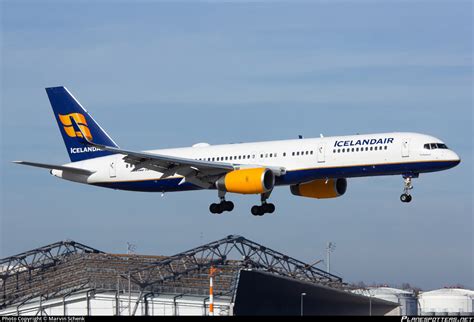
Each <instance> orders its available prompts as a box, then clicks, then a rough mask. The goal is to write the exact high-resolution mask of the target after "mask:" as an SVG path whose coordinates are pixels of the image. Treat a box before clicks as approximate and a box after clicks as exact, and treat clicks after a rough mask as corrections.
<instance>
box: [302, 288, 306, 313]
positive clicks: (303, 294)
mask: <svg viewBox="0 0 474 322" xmlns="http://www.w3.org/2000/svg"><path fill="white" fill-rule="evenodd" d="M305 295H306V293H301V316H303V297H304V296H305Z"/></svg>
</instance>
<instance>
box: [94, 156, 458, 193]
mask: <svg viewBox="0 0 474 322" xmlns="http://www.w3.org/2000/svg"><path fill="white" fill-rule="evenodd" d="M458 163H459V161H436V162H414V163H396V164H379V165H361V166H350V167H327V168H312V169H301V170H294V171H287V173H286V174H285V175H283V176H279V177H277V178H276V185H277V186H282V185H292V184H297V183H301V182H307V181H311V180H316V179H325V178H355V177H366V176H383V175H397V174H418V173H426V172H435V171H441V170H446V169H449V168H452V167H454V166H456V165H457V164H458ZM181 180H182V179H181V178H169V179H163V180H157V179H150V180H142V181H115V182H102V183H95V185H97V186H101V187H107V188H112V189H119V190H131V191H148V192H171V191H187V190H199V189H201V188H200V187H197V186H195V185H193V184H191V183H188V182H185V183H183V184H181V185H179V182H180V181H181Z"/></svg>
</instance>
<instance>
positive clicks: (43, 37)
mask: <svg viewBox="0 0 474 322" xmlns="http://www.w3.org/2000/svg"><path fill="white" fill-rule="evenodd" d="M1 12H2V17H1V21H2V26H1V30H2V32H1V37H2V38H1V76H2V79H1V81H2V84H1V96H2V97H1V160H2V163H1V181H2V185H1V189H2V190H1V195H0V196H1V197H0V198H1V199H0V202H1V253H0V257H5V256H8V255H12V254H16V253H19V252H22V251H25V250H29V249H32V248H35V247H39V246H42V245H44V244H48V243H51V242H54V241H57V240H62V239H67V238H69V239H73V240H77V241H80V242H82V243H85V244H88V245H90V246H93V247H96V248H98V249H101V250H105V251H109V252H125V251H126V243H127V242H131V243H133V244H135V245H137V252H139V253H145V254H164V255H166V254H173V253H176V252H179V251H182V250H185V249H189V248H191V247H194V246H197V245H199V244H200V243H204V242H208V241H212V240H215V239H219V238H222V237H224V236H226V235H229V234H239V235H243V236H245V237H247V238H249V239H251V240H254V241H256V242H259V243H262V244H264V245H266V246H268V247H271V248H273V249H276V250H279V251H282V252H284V253H287V254H289V255H291V256H294V257H296V258H298V259H301V260H304V261H307V262H313V261H315V260H316V259H321V258H324V256H325V250H324V248H325V244H326V242H328V241H333V242H335V243H336V245H337V248H336V251H335V253H334V254H333V257H332V259H331V268H332V270H333V272H334V273H337V274H339V275H341V276H342V277H343V278H344V279H345V280H346V281H348V282H358V281H364V282H366V283H372V282H376V283H388V284H395V285H396V284H401V283H403V282H409V283H411V284H412V285H417V286H419V287H422V288H424V289H433V288H438V287H443V286H445V285H453V284H457V283H460V284H463V285H465V286H466V287H470V288H473V287H474V277H473V271H474V269H473V268H474V267H473V266H474V263H473V244H474V240H473V234H472V230H473V207H472V198H473V187H472V182H473V180H472V179H473V173H472V170H473V168H472V161H473V155H472V151H473V149H472V137H473V115H472V110H473V99H472V85H473V84H472V80H473V78H472V4H471V2H470V1H465V2H462V1H449V2H448V1H429V2H428V1H426V2H425V1H420V2H408V1H387V2H383V3H382V4H381V3H378V2H376V1H362V2H357V3H356V2H354V1H337V2H329V1H315V2H291V3H290V2H271V1H268V2H267V1H264V2H258V3H252V2H239V3H232V2H227V3H216V2H178V3H174V2H173V3H172V2H168V3H167V2H155V1H139V2H135V1H134V2H132V1H130V2H127V1H121V2H111V1H77V2H75V3H65V2H63V1H43V2H41V3H38V2H37V1H34V2H33V1H32V2H28V1H3V2H2V3H1ZM57 85H65V86H67V87H68V88H69V89H70V91H71V92H72V93H73V94H74V95H75V96H76V97H77V98H78V99H79V100H80V102H81V103H82V104H83V105H84V106H85V107H86V108H87V109H88V110H89V112H91V114H92V115H93V116H94V118H95V119H96V120H97V121H98V122H99V123H100V124H101V125H102V127H104V128H105V129H106V130H107V132H108V133H109V134H110V135H111V136H112V137H113V138H114V140H115V141H116V142H117V143H118V144H119V145H120V146H121V147H124V148H128V149H135V150H140V149H151V148H167V147H176V146H190V145H192V144H194V143H197V142H209V143H211V144H218V143H230V142H249V141H262V140H272V139H286V138H295V137H297V136H298V134H303V135H304V136H306V137H317V136H319V134H320V133H323V134H324V135H326V136H329V135H343V134H353V133H371V132H385V131H414V132H422V133H427V134H431V135H433V136H436V137H439V138H441V139H442V140H444V141H445V142H446V143H447V144H448V146H449V147H450V148H452V149H454V150H455V151H456V152H458V154H459V155H460V156H461V158H462V163H461V164H460V165H459V166H458V167H456V168H454V169H451V170H449V171H445V172H440V173H435V174H426V175H422V176H420V178H419V179H416V180H415V181H414V184H415V189H414V200H413V202H412V203H410V204H402V203H401V202H400V201H399V195H400V193H401V190H402V179H401V177H398V176H394V177H378V178H361V179H350V180H349V187H348V191H347V194H346V195H344V196H343V197H341V198H338V199H334V200H311V199H305V198H298V197H295V196H292V195H291V194H290V192H289V189H287V188H279V189H277V190H276V191H274V193H273V195H272V198H271V200H272V202H274V203H275V204H276V206H277V211H276V213H275V214H274V215H267V216H263V217H259V218H255V217H253V216H252V215H251V214H250V207H251V206H252V205H253V204H256V203H257V201H258V198H257V197H254V196H238V195H236V196H231V197H230V198H229V199H232V200H233V201H234V202H235V204H236V208H235V210H234V211H233V212H232V213H230V214H225V215H221V216H213V215H211V214H210V213H209V212H208V206H209V204H210V203H211V202H215V201H216V199H217V197H216V193H215V192H211V191H201V192H196V193H175V194H171V193H170V194H166V195H165V197H164V198H161V196H160V195H159V194H151V193H133V192H122V191H114V190H106V189H101V188H96V187H89V186H85V185H79V184H74V183H70V182H66V181H60V180H58V179H56V178H53V177H51V176H49V173H48V172H47V171H42V170H39V169H33V168H25V167H20V166H17V165H13V164H11V163H10V161H12V160H32V161H38V162H48V163H66V162H68V156H67V153H66V151H65V148H64V145H63V142H62V139H61V137H60V135H59V132H58V128H57V125H56V124H55V122H54V120H53V115H52V113H51V108H50V106H49V102H48V99H47V96H46V93H45V91H44V88H45V87H49V86H57ZM320 267H324V265H323V266H320Z"/></svg>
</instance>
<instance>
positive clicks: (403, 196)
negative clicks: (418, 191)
mask: <svg viewBox="0 0 474 322" xmlns="http://www.w3.org/2000/svg"><path fill="white" fill-rule="evenodd" d="M408 197H409V196H408V195H407V194H406V193H404V194H402V195H401V196H400V201H401V202H409V201H408Z"/></svg>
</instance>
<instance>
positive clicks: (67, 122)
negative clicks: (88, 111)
mask: <svg viewBox="0 0 474 322" xmlns="http://www.w3.org/2000/svg"><path fill="white" fill-rule="evenodd" d="M58 116H59V120H60V121H61V123H62V125H63V128H64V131H65V132H66V134H67V135H68V136H69V137H71V138H75V137H79V138H82V133H84V134H85V136H86V138H87V139H88V140H90V141H92V135H91V131H90V130H89V127H88V125H87V121H86V118H85V117H84V115H83V114H81V113H70V114H66V115H61V114H58ZM72 119H74V121H75V123H76V124H77V126H79V128H80V130H79V129H77V127H75V124H73V122H72ZM76 130H77V131H76ZM81 131H82V133H81Z"/></svg>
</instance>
